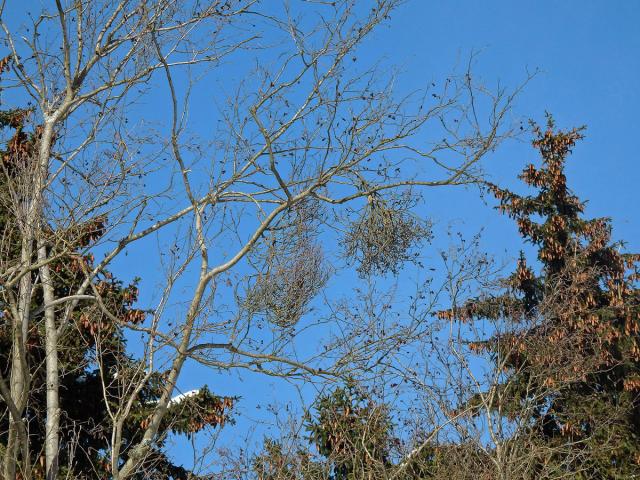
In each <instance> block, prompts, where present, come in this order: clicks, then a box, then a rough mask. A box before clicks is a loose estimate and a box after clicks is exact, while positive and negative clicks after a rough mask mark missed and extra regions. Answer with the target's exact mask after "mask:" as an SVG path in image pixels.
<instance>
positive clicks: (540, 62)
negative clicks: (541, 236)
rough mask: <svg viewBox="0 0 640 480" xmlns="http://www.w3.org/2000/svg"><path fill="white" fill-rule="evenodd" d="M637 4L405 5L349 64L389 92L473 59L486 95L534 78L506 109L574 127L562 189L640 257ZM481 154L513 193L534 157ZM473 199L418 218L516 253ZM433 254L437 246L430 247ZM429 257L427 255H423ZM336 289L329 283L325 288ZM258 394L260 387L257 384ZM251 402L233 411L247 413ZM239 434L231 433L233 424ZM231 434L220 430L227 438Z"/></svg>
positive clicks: (496, 218) (504, 151)
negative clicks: (376, 74) (387, 70)
mask: <svg viewBox="0 0 640 480" xmlns="http://www.w3.org/2000/svg"><path fill="white" fill-rule="evenodd" d="M639 24H640V2H635V1H627V2H615V3H614V2H605V1H598V2H596V1H591V2H584V1H580V2H579V1H564V2H557V1H537V2H514V1H490V2H489V1H482V2H481V1H472V0H466V1H461V0H460V1H426V0H413V1H411V0H410V1H408V2H407V3H406V4H405V5H404V6H403V7H401V8H400V10H399V11H398V12H396V13H395V15H393V16H392V19H391V21H390V22H389V23H388V24H387V25H383V26H382V27H381V28H380V29H379V30H378V31H377V32H376V33H375V34H374V35H373V38H371V39H369V41H368V42H367V43H366V44H365V47H364V48H363V50H362V52H360V54H359V57H358V62H362V63H365V64H366V63H367V62H373V61H376V60H378V59H380V58H382V59H383V60H384V63H385V64H386V65H395V66H398V67H399V68H400V75H399V78H398V82H397V88H398V90H399V93H403V91H406V92H408V91H411V90H414V89H419V88H423V87H424V86H425V85H426V84H427V83H430V82H431V81H432V80H433V81H436V82H438V81H442V80H443V79H444V78H446V76H447V75H449V74H450V73H451V71H452V70H454V69H455V68H456V67H458V68H459V67H460V66H461V65H464V64H465V63H466V61H467V59H468V57H469V55H470V53H471V52H474V51H480V52H481V54H480V55H479V56H478V57H477V61H476V63H475V68H474V71H475V74H476V75H478V76H480V77H482V78H483V80H484V82H485V83H486V84H487V86H489V87H492V86H496V85H497V83H498V82H500V84H501V85H502V86H505V87H507V88H509V87H511V88H513V87H515V86H516V85H517V84H519V83H520V82H521V81H523V79H524V78H525V77H526V72H527V70H528V71H534V70H536V69H539V70H540V74H539V75H537V76H536V77H535V78H534V79H533V80H532V81H531V82H530V83H529V84H528V86H527V87H526V88H525V90H524V91H523V92H522V94H521V95H520V97H519V99H518V101H517V104H516V107H515V109H514V112H513V116H514V119H515V118H518V117H523V118H525V119H527V118H533V119H535V120H537V121H539V122H544V113H545V111H549V112H551V113H552V114H553V115H554V116H555V118H556V120H557V123H558V125H559V126H560V127H563V128H565V127H566V128H569V127H573V126H579V125H586V126H587V128H588V129H587V132H586V139H585V140H584V141H582V142H581V143H580V144H579V146H578V147H577V148H576V149H575V152H574V155H573V156H572V157H571V159H570V161H569V168H568V177H569V182H570V185H571V187H572V188H573V189H574V191H576V193H577V194H578V195H579V196H580V197H581V198H583V199H588V200H589V203H588V208H587V215H589V216H610V217H612V219H613V225H614V238H615V239H618V240H626V241H627V242H628V243H629V249H630V250H640V238H639V235H638V234H639V233H640V218H639V217H638V215H637V213H636V208H635V206H636V201H635V196H634V194H635V193H636V190H637V187H636V184H637V183H638V181H639V180H640V164H639V162H638V158H637V157H638V154H637V152H638V149H637V141H638V140H639V139H640V134H639V133H638V130H639V125H638V113H639V112H640V94H639V93H638V77H639V76H640V33H639V30H638V25H639ZM521 140H522V141H520V142H518V141H513V142H510V143H508V144H506V145H504V146H503V148H501V149H500V150H499V151H498V152H497V153H496V154H495V155H491V156H489V157H487V159H486V163H485V167H486V170H487V171H488V172H489V174H490V175H491V176H492V178H493V179H494V181H496V182H498V183H501V184H505V185H514V186H517V185H518V181H517V180H516V175H517V173H519V172H520V171H521V169H522V168H523V167H524V166H525V165H526V164H527V163H529V162H531V161H535V160H537V156H536V151H535V150H534V149H533V148H531V147H530V145H529V143H528V138H527V137H523V138H522V139H521ZM491 205H492V202H491V200H489V206H487V205H484V204H482V203H481V202H479V201H478V198H477V192H476V191H474V190H469V191H465V190H462V189H455V190H449V191H446V192H445V191H442V190H438V191H437V192H435V191H434V192H427V194H426V206H427V208H428V209H429V211H428V215H430V216H432V217H433V218H434V220H436V222H437V223H438V225H437V228H436V231H438V230H440V231H442V230H444V229H445V228H446V227H447V226H448V225H449V224H450V223H451V222H454V223H455V225H456V227H457V228H458V229H459V230H462V231H463V232H464V233H466V234H467V235H472V234H474V233H476V232H477V231H478V230H479V229H480V228H481V227H485V234H484V239H483V245H484V246H485V247H486V249H487V250H488V251H490V252H492V253H494V254H496V255H497V256H499V257H500V258H503V259H507V260H508V259H513V258H515V257H516V256H517V254H518V251H519V249H520V248H522V243H521V242H520V239H519V237H518V236H517V232H516V228H515V225H514V224H513V222H512V221H510V220H508V219H506V218H503V217H501V216H500V215H499V214H498V213H497V212H496V211H495V210H493V209H492V208H491ZM435 245H436V246H444V244H443V243H442V241H439V240H438V239H436V240H435ZM432 256H433V257H435V256H436V254H435V249H431V250H429V249H427V251H425V257H426V259H427V261H428V260H429V259H430V257H432ZM334 287H335V288H338V289H339V288H340V286H339V285H336V286H334ZM267 383H268V384H269V385H264V384H262V382H260V383H254V382H253V381H248V382H244V383H239V384H238V385H237V386H238V387H239V393H240V394H242V395H250V394H251V392H253V391H255V389H256V388H258V389H260V390H261V391H263V392H264V395H265V396H266V398H270V397H279V400H280V401H282V400H283V398H282V397H283V392H285V391H286V389H283V387H282V384H281V383H278V382H271V381H268V382H267ZM257 385H260V386H257ZM250 405H251V402H250V401H249V399H248V398H247V402H246V403H245V406H246V407H247V410H246V411H247V412H248V413H251V412H250V410H251V408H254V407H250ZM239 426H240V425H239ZM229 434H230V435H231V433H230V432H229Z"/></svg>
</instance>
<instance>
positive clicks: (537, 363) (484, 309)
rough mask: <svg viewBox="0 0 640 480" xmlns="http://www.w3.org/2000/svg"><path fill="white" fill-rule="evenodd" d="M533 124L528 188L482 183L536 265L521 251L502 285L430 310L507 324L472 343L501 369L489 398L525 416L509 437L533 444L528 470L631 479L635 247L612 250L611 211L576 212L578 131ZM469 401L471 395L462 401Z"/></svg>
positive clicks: (637, 379)
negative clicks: (573, 179) (598, 214)
mask: <svg viewBox="0 0 640 480" xmlns="http://www.w3.org/2000/svg"><path fill="white" fill-rule="evenodd" d="M532 126H533V132H534V135H535V138H534V140H533V146H534V147H535V148H536V149H537V150H538V151H539V153H540V156H541V160H542V162H541V165H540V166H535V165H533V164H531V165H529V166H528V167H527V168H526V169H525V170H524V171H523V173H522V174H521V175H520V177H519V178H520V179H521V180H522V181H524V182H525V183H526V184H527V185H528V186H529V187H532V188H533V189H534V190H535V192H534V193H533V194H532V195H520V194H518V193H515V192H513V191H511V190H508V189H504V188H500V187H498V186H496V185H489V188H490V190H491V192H492V193H493V195H495V197H496V198H497V199H498V200H499V202H500V204H499V207H498V208H499V209H500V211H502V212H503V213H505V214H507V215H508V216H509V217H511V218H512V219H514V220H515V221H516V222H517V225H518V229H519V232H520V235H521V236H522V238H523V239H524V240H525V241H527V242H529V243H530V244H532V245H533V246H534V247H535V248H536V249H537V262H527V259H526V256H525V255H524V254H521V256H520V260H519V262H518V265H517V268H516V271H515V272H514V273H513V274H512V275H511V276H510V277H509V278H508V279H506V282H505V285H506V288H505V290H504V291H503V292H501V293H499V294H495V295H489V296H483V297H482V298H476V299H473V300H471V301H469V302H468V303H466V304H465V305H464V306H462V307H458V308H453V309H451V310H447V311H444V312H441V314H440V315H441V316H442V317H447V318H452V317H453V318H456V319H458V320H461V321H465V322H466V321H478V320H482V319H490V320H492V321H494V322H496V323H495V324H496V325H497V324H499V322H503V325H506V327H507V328H506V329H505V330H506V331H508V332H509V333H505V332H504V331H503V332H502V333H496V334H495V335H493V337H492V338H490V339H488V340H485V341H478V342H475V343H474V344H473V345H472V346H473V347H474V349H475V350H477V351H480V352H485V353H487V354H489V355H490V357H491V358H492V359H493V360H494V361H495V362H496V365H500V366H501V368H504V369H505V374H504V377H503V378H504V383H503V384H502V385H501V386H499V389H500V395H499V396H497V397H496V398H499V399H500V400H497V401H496V404H495V405H491V406H490V407H491V408H494V409H496V410H497V409H498V408H499V409H500V411H501V412H502V414H504V415H505V416H506V417H508V418H510V419H515V418H517V417H519V416H522V415H526V416H528V417H530V418H528V419H526V420H527V422H524V424H528V425H530V427H529V430H528V432H526V433H527V435H523V434H522V432H520V435H519V436H518V437H514V438H513V439H512V440H511V441H512V442H518V441H524V440H523V438H524V437H527V438H528V440H527V441H529V442H531V448H532V449H534V450H535V448H534V447H536V446H537V447H540V448H539V449H538V450H537V451H538V452H540V453H539V454H537V453H534V455H536V456H537V458H536V460H535V462H534V464H535V465H536V467H534V469H533V470H532V471H530V472H529V474H530V475H531V477H530V478H551V477H552V478H576V479H587V478H593V479H596V478H598V479H623V478H625V479H628V478H636V476H640V336H639V331H640V293H639V290H638V288H637V279H638V276H637V275H638V270H637V262H638V260H639V259H640V256H638V255H635V254H625V253H621V249H622V245H621V244H617V243H613V242H612V240H611V224H610V221H609V219H607V218H594V219H586V218H584V215H583V213H584V208H585V204H584V202H582V201H581V200H580V199H578V198H577V197H576V196H575V195H574V194H573V193H572V192H571V190H570V189H569V188H568V186H567V179H566V176H565V161H566V159H567V157H568V155H569V154H570V153H571V151H572V149H573V147H574V145H575V144H576V142H577V141H579V140H580V139H582V137H583V134H582V131H583V129H582V128H578V129H572V130H568V131H563V130H558V129H556V127H555V125H554V122H553V119H552V118H551V117H550V116H549V117H548V122H547V126H546V128H541V127H539V126H537V125H535V124H532ZM535 266H538V268H534V267H535ZM479 402H480V396H479V395H476V396H475V397H473V398H471V399H470V400H469V403H468V404H467V405H466V407H470V406H471V407H473V406H474V403H475V404H476V406H477V405H479ZM531 403H533V404H534V408H527V409H523V405H525V404H529V405H531Z"/></svg>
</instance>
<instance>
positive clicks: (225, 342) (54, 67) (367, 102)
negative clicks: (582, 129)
mask: <svg viewBox="0 0 640 480" xmlns="http://www.w3.org/2000/svg"><path fill="white" fill-rule="evenodd" d="M398 3H399V2H397V1H396V0H377V1H376V2H373V3H372V4H371V5H370V6H368V7H367V8H364V7H363V6H362V5H361V4H360V2H355V1H347V0H340V1H336V2H305V3H304V4H300V5H296V6H295V8H294V7H293V6H291V5H289V4H287V3H284V4H282V5H278V6H274V4H273V3H271V2H269V3H266V2H265V3H264V4H262V3H261V2H258V1H255V0H225V1H222V0H219V1H217V0H214V1H211V2H205V3H202V2H197V1H194V2H174V1H168V0H154V1H149V0H121V1H118V2H115V3H112V2H101V1H100V2H96V1H88V0H87V1H85V0H79V1H69V2H64V1H62V0H57V1H56V2H55V6H53V7H52V8H51V9H50V10H49V9H47V10H43V11H42V12H39V13H37V14H34V15H33V16H30V17H28V18H25V19H24V21H25V22H28V24H27V25H20V24H15V22H14V23H9V22H8V21H6V20H3V21H2V23H1V25H0V26H1V27H2V29H3V31H4V39H5V42H6V45H7V46H8V48H9V53H8V57H7V59H6V61H5V62H4V64H3V68H6V69H8V71H6V72H5V74H4V76H3V89H4V90H3V96H4V98H3V102H4V103H5V104H6V103H13V104H15V105H23V104H24V103H25V102H28V105H29V109H28V110H29V113H28V122H29V123H30V124H31V125H32V126H33V130H34V132H36V134H35V137H34V138H35V140H34V143H33V145H34V147H33V148H32V149H30V150H29V151H25V152H21V158H19V159H18V158H12V159H10V163H11V164H12V165H15V166H16V168H19V169H20V171H19V172H18V174H16V173H15V172H13V173H12V174H11V175H10V176H9V175H7V180H6V181H7V184H8V185H9V188H8V189H9V194H8V195H7V197H6V198H7V199H9V200H7V202H8V203H9V205H8V208H10V209H11V211H12V212H13V216H14V218H15V219H16V225H15V226H14V228H15V229H16V231H17V235H18V237H19V249H18V250H19V251H18V253H17V255H13V254H10V252H8V251H6V252H3V261H2V265H1V271H0V278H1V281H2V290H1V292H2V303H3V305H4V306H6V310H5V312H4V316H3V319H4V321H5V322H6V323H7V325H9V326H10V328H11V332H12V340H13V345H12V356H11V360H10V364H9V365H7V366H6V369H5V371H7V372H9V373H8V378H6V379H5V378H4V377H3V378H2V379H1V381H0V387H1V391H0V393H2V397H3V400H4V404H5V405H6V408H7V410H8V415H9V416H10V422H9V427H8V428H9V431H8V432H7V437H6V438H7V444H6V448H4V450H3V452H2V454H3V475H4V478H7V479H9V478H11V479H13V478H17V477H18V475H19V476H20V478H23V479H29V478H34V476H35V475H36V474H35V473H34V472H35V468H34V465H33V459H34V458H40V457H39V452H32V451H31V449H30V439H29V432H28V428H29V425H28V419H27V418H25V417H24V416H23V413H24V412H25V409H26V408H27V404H28V402H29V398H30V395H31V394H32V392H31V391H30V375H31V374H30V372H31V371H32V368H34V366H33V365H29V361H30V360H29V358H30V357H29V355H27V354H26V350H28V348H29V347H28V342H29V335H30V329H31V328H32V327H33V323H34V322H40V323H41V324H42V329H43V331H44V336H45V344H46V359H45V365H44V368H45V371H46V390H47V392H46V399H47V400H46V419H47V420H46V432H45V437H46V441H45V460H46V478H47V479H55V478H58V473H59V471H60V465H59V464H58V463H59V462H58V454H59V452H60V451H61V449H65V450H72V449H73V448H76V447H77V446H76V447H73V446H72V445H71V444H66V445H61V436H60V431H59V429H60V418H61V415H64V412H61V411H60V405H59V389H60V384H59V380H60V368H59V365H58V359H59V356H60V355H61V352H60V350H59V346H60V341H61V340H60V339H61V338H66V337H67V336H69V335H73V334H74V333H73V331H72V328H71V325H72V322H71V319H72V318H73V316H74V314H75V312H76V311H77V309H78V308H79V306H80V305H86V304H87V302H89V304H91V305H93V308H94V310H95V313H94V314H95V315H96V316H101V317H104V318H106V319H110V320H111V321H113V322H117V323H118V324H119V325H121V326H123V328H126V329H130V330H132V331H133V332H135V333H136V334H141V335H142V337H143V343H142V344H141V345H143V347H142V348H141V353H140V355H141V358H142V363H141V365H143V366H144V368H127V367H126V366H125V365H120V366H118V367H117V368H116V371H115V372H114V371H111V372H107V370H108V369H107V367H106V365H104V364H103V363H101V356H100V354H96V358H95V359H94V360H93V361H94V362H95V363H96V365H97V366H98V369H99V370H100V372H101V375H102V378H103V389H104V402H105V409H107V410H108V416H109V426H108V427H109V432H108V434H106V436H107V437H108V442H107V443H108V456H109V458H110V461H109V465H108V468H107V470H108V471H110V472H111V473H110V474H111V476H112V478H114V479H125V478H131V477H132V476H136V475H141V473H140V472H141V469H142V468H143V466H144V465H145V461H147V460H148V459H149V458H150V455H151V454H152V452H153V451H154V444H155V442H156V441H158V439H159V438H160V437H163V436H164V435H165V431H166V429H165V427H163V422H165V421H166V419H167V412H168V411H169V409H170V408H171V407H172V406H175V403H174V404H172V403H171V399H172V395H173V393H174V391H175V389H176V385H177V383H178V379H179V378H180V375H181V373H182V372H183V370H184V369H185V364H186V362H187V361H188V360H193V361H196V362H199V363H201V364H204V365H208V366H211V367H213V368H216V369H218V370H230V369H248V370H251V371H255V372H260V373H263V374H266V375H273V376H279V377H286V378H290V379H294V378H300V377H307V378H311V377H327V376H343V375H347V374H348V372H349V370H350V369H353V368H354V365H356V363H354V360H357V358H358V355H359V353H358V348H355V349H354V350H348V349H347V350H345V349H344V348H342V347H344V345H345V343H344V342H337V341H336V337H333V339H329V341H330V342H333V343H330V344H329V346H328V350H330V352H329V353H328V354H327V355H326V356H325V355H320V354H318V353H317V352H315V351H314V352H309V351H300V352H299V351H298V350H297V346H296V341H295V339H296V334H297V333H299V332H300V331H305V330H309V329H311V328H313V326H314V321H313V318H306V317H305V314H306V313H308V311H309V308H310V302H312V300H313V298H314V297H315V296H316V295H317V293H318V292H320V291H321V289H322V288H323V286H324V284H325V283H326V281H327V280H328V278H329V275H330V273H331V269H330V268H328V267H327V264H326V263H325V262H326V258H327V257H328V256H329V255H336V249H333V250H332V249H327V248H323V247H325V246H326V244H329V243H331V242H332V241H334V240H332V239H335V234H334V233H332V232H343V231H344V230H345V229H351V230H350V231H349V233H347V234H346V238H347V248H346V251H347V253H350V254H351V255H354V256H355V257H356V260H358V259H359V260H360V261H361V262H362V263H361V267H360V268H361V272H363V273H367V272H370V271H386V270H394V269H396V268H397V266H398V262H402V261H405V260H407V259H408V257H407V256H406V252H407V249H409V248H410V247H412V246H413V244H414V237H415V236H417V235H422V234H423V233H424V231H425V230H424V228H425V224H424V220H425V219H421V220H419V219H415V220H414V219H412V218H410V215H412V214H410V212H409V210H408V207H407V205H409V204H410V200H409V196H410V195H412V194H414V193H415V191H416V189H418V188H422V187H441V186H451V185H461V184H469V183H473V182H475V181H477V179H478V176H479V175H480V174H481V169H480V166H479V162H480V160H481V159H482V158H483V156H485V155H486V154H487V153H488V152H491V151H492V150H493V149H494V148H495V147H496V146H497V145H498V144H499V143H500V141H501V140H502V139H504V138H505V137H506V136H509V135H510V134H511V130H510V129H509V125H505V115H506V113H507V112H508V110H509V108H510V106H511V104H512V101H513V98H514V95H515V93H517V92H514V93H507V92H505V91H498V92H496V93H491V92H490V91H488V90H486V89H484V88H482V87H481V86H480V85H476V84H475V83H474V80H473V77H472V75H471V72H470V71H468V72H465V74H464V75H461V76H460V77H451V78H448V79H446V81H445V82H443V83H442V86H441V87H440V88H439V89H437V90H436V89H435V87H430V88H431V89H430V90H428V94H427V91H425V92H422V93H421V94H416V95H412V96H409V97H404V98H400V99H398V98H396V97H395V96H394V94H393V91H392V89H391V87H392V83H393V82H392V78H390V77H389V76H385V75H383V74H384V72H383V71H380V70H379V69H376V68H369V67H365V68H363V67H360V66H359V63H358V62H356V60H357V55H358V52H359V50H358V49H359V48H360V45H361V44H362V42H363V41H364V40H365V39H366V37H367V36H369V34H370V33H371V32H372V31H373V30H374V29H375V28H376V27H377V26H378V25H379V24H380V23H381V22H384V21H386V20H387V18H388V17H389V16H390V15H391V13H392V11H393V9H394V8H396V6H397V4H398ZM12 7H13V6H11V7H10V6H8V5H6V4H5V2H3V3H2V7H1V8H2V10H1V11H0V13H3V12H4V11H6V9H7V8H12ZM3 18H4V16H3ZM354 65H357V68H356V67H354ZM247 66H249V67H247ZM233 70H235V71H237V74H233V75H235V76H237V77H243V80H242V81H240V82H238V84H237V85H228V84H227V85H224V87H225V88H226V90H227V91H225V89H224V88H221V87H222V85H221V86H215V80H216V79H220V78H227V77H230V76H231V75H232V73H229V71H233ZM164 92H166V95H165V93H164ZM202 95H205V96H208V97H209V98H211V99H212V103H213V102H214V101H215V102H217V103H218V105H219V109H218V112H216V113H213V114H212V116H211V117H212V118H214V117H219V119H220V120H221V121H220V122H219V125H220V126H219V127H218V128H217V129H215V130H214V132H215V133H214V134H213V140H211V138H206V137H205V136H204V135H203V134H202V129H201V128H198V127H199V126H200V125H201V124H198V123H197V122H203V121H204V122H206V121H209V120H210V119H207V118H205V119H204V120H203V119H201V118H198V120H192V117H194V118H195V117H196V115H195V114H196V113H198V112H197V109H196V108H195V107H194V106H193V105H194V103H195V102H201V101H202V100H201V98H202V97H201V96H202ZM145 102H146V104H147V105H146V106H144V105H145ZM167 105H168V111H167V112H166V115H164V114H161V115H158V116H156V117H155V118H154V117H153V114H154V112H155V111H156V110H160V109H163V110H164V108H165V107H166V106H167ZM212 110H213V109H212ZM483 112H484V113H483ZM145 117H148V118H145ZM211 123H212V124H213V123H214V122H213V121H211ZM206 130H207V134H208V135H210V134H211V130H212V128H208V129H206ZM434 130H435V131H436V132H435V133H434ZM427 134H430V135H433V137H430V138H438V140H437V141H431V140H428V139H427V138H425V135H427ZM362 200H367V201H368V203H367V205H368V206H367V207H365V208H364V210H363V213H362V214H359V213H358V208H359V207H360V205H361V203H359V202H361V201H362ZM407 202H409V203H407ZM398 207H401V208H398ZM98 220H99V221H100V222H102V223H103V225H102V226H101V234H100V235H99V237H100V239H99V240H98V241H95V242H93V243H90V244H88V245H87V246H85V247H83V248H84V249H83V250H82V249H81V252H80V254H78V252H77V249H78V242H77V241H75V240H74V239H77V238H79V236H81V235H83V234H86V229H84V228H83V226H85V225H87V224H90V223H91V222H96V221H98ZM74 232H75V233H74ZM74 235H75V237H74ZM97 237H98V236H97ZM154 238H155V239H156V240H157V244H158V246H159V247H158V249H157V251H155V252H154V254H153V255H150V258H151V261H153V262H154V264H155V265H156V267H155V268H156V270H155V271H157V272H163V273H164V279H163V280H162V282H160V283H159V288H158V293H157V295H156V296H155V297H154V305H155V306H154V307H152V308H150V309H149V311H148V314H147V316H146V317H144V318H137V319H136V321H135V322H128V323H127V322H123V320H122V318H120V316H119V314H118V312H114V311H113V309H112V308H110V306H109V303H108V302H107V301H106V299H105V298H104V292H102V291H101V289H100V286H99V284H98V283H97V279H98V278H99V277H100V276H101V275H102V274H104V272H105V271H106V268H107V267H109V266H110V265H113V264H116V263H117V262H122V261H125V260H123V256H124V255H127V254H128V252H129V251H133V250H131V249H133V248H135V245H136V244H141V245H142V247H140V248H141V249H144V250H147V251H148V250H150V249H151V248H153V247H152V246H153V239H154ZM7 248H8V245H7ZM139 251H140V250H139ZM5 253H6V254H5ZM91 253H93V254H95V255H96V258H98V259H97V260H96V261H95V262H84V261H81V260H79V264H78V265H79V267H78V270H79V271H81V272H82V281H81V282H80V284H79V286H78V287H77V288H75V290H74V291H69V292H66V293H65V294H64V295H61V294H60V290H59V289H57V288H56V282H57V281H59V280H58V278H57V277H56V275H55V274H54V272H52V268H51V265H53V264H54V262H55V261H56V260H58V259H61V258H70V257H73V258H80V257H81V256H82V255H89V254H91ZM129 258H131V257H129ZM127 261H129V262H130V261H131V260H127ZM146 261H147V260H146V259H145V262H146ZM34 303H35V304H37V305H34ZM302 319H304V320H302ZM303 321H304V325H303V326H301V325H300V324H301V322H303ZM318 323H319V324H321V322H318ZM265 326H266V327H268V328H267V330H269V332H270V333H269V334H268V335H267V334H265V333H264V331H265ZM323 328H324V327H323ZM105 335H106V333H105V332H101V331H100V329H99V328H97V329H96V331H95V332H94V336H95V343H96V345H97V347H96V348H97V350H98V351H100V348H101V345H102V343H101V341H102V340H104V338H105V337H104V336H105ZM396 339H397V337H393V338H390V337H388V336H386V335H384V334H382V335H381V336H380V338H379V339H378V340H376V341H378V342H380V344H381V345H387V346H388V345H390V344H392V343H393V342H394V341H396ZM343 340H344V339H343ZM362 347H363V349H362V351H361V352H360V354H362V355H367V353H366V351H367V349H368V348H369V347H368V346H366V347H365V346H364V345H363V346H362ZM105 348H106V347H105ZM160 373H161V375H162V381H163V383H162V391H161V395H160V396H159V398H158V400H157V401H155V402H154V403H153V405H152V406H151V407H150V412H149V415H148V417H147V418H146V419H145V420H144V421H143V422H142V423H141V428H142V429H143V433H142V434H141V436H140V439H139V441H137V442H135V444H131V445H130V444H125V443H123V431H124V429H125V428H126V425H127V422H128V421H129V420H130V419H131V416H132V414H133V413H132V412H133V410H134V405H135V404H136V402H139V401H140V398H141V395H142V394H143V391H144V389H145V386H146V385H147V384H148V382H149V381H150V379H152V378H153V376H154V375H156V374H160ZM115 384H117V386H118V388H117V394H116V393H114V391H113V389H112V386H113V385H115ZM218 423H220V422H218ZM65 438H66V437H65ZM64 441H65V442H69V441H68V440H67V439H65V440H64ZM66 469H67V470H66V471H67V472H69V473H68V474H69V475H72V476H73V463H72V462H71V463H70V464H69V465H66Z"/></svg>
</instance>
